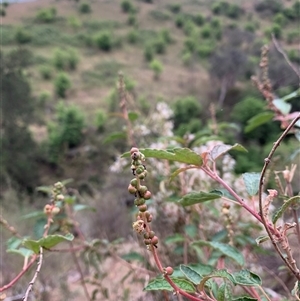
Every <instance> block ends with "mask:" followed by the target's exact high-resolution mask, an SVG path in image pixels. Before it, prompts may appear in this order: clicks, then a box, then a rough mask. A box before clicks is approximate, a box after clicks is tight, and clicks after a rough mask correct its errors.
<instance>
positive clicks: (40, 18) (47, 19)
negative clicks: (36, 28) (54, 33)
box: [35, 7, 56, 23]
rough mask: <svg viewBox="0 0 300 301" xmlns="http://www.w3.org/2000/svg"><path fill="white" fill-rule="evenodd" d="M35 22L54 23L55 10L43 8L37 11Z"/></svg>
mask: <svg viewBox="0 0 300 301" xmlns="http://www.w3.org/2000/svg"><path fill="white" fill-rule="evenodd" d="M35 19H36V21H37V22H40V23H51V22H54V21H55V19H56V8H55V7H50V8H43V9H41V10H39V11H38V12H37V14H36V17H35Z"/></svg>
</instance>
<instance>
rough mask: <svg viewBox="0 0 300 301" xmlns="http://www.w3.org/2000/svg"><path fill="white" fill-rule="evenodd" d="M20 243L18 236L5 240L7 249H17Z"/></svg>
mask: <svg viewBox="0 0 300 301" xmlns="http://www.w3.org/2000/svg"><path fill="white" fill-rule="evenodd" d="M21 243H22V239H21V238H18V237H15V236H13V237H11V238H10V239H9V240H8V241H7V242H6V244H7V249H9V250H14V249H17V248H18V247H19V246H20V245H21Z"/></svg>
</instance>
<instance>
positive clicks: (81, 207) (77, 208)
mask: <svg viewBox="0 0 300 301" xmlns="http://www.w3.org/2000/svg"><path fill="white" fill-rule="evenodd" d="M73 210H74V211H75V212H78V211H81V210H90V211H93V212H96V209H95V208H94V207H92V206H89V205H84V204H76V205H74V206H73Z"/></svg>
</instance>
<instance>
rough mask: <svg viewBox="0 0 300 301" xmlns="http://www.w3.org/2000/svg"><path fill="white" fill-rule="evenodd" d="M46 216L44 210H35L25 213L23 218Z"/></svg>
mask: <svg viewBox="0 0 300 301" xmlns="http://www.w3.org/2000/svg"><path fill="white" fill-rule="evenodd" d="M40 217H45V213H44V211H33V212H31V213H28V214H25V215H23V216H22V219H31V218H32V219H33V218H40Z"/></svg>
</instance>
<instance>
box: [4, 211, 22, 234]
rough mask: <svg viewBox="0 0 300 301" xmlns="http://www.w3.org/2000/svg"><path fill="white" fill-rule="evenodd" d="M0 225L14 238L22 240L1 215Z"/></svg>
mask: <svg viewBox="0 0 300 301" xmlns="http://www.w3.org/2000/svg"><path fill="white" fill-rule="evenodd" d="M0 224H1V225H3V227H4V228H6V229H7V230H8V231H9V232H11V233H12V234H13V235H14V236H16V237H18V238H20V239H22V238H23V237H22V236H21V235H20V234H19V233H18V231H17V230H16V229H15V228H14V227H13V226H11V225H10V224H9V223H8V221H7V220H5V219H4V218H3V217H2V215H0Z"/></svg>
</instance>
